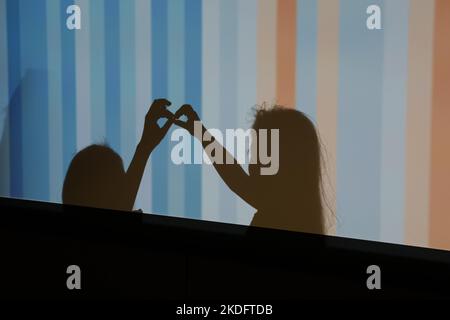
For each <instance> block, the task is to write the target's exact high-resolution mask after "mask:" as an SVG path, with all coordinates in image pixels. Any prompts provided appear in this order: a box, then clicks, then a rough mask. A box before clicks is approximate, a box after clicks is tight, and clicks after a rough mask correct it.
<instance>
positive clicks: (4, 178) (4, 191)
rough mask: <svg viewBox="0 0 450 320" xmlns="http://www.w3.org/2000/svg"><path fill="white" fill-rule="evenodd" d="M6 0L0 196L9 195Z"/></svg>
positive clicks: (0, 5)
mask: <svg viewBox="0 0 450 320" xmlns="http://www.w3.org/2000/svg"><path fill="white" fill-rule="evenodd" d="M7 32H8V31H7V10H6V0H0V177H1V178H0V196H3V197H8V196H9V187H10V174H9V168H10V164H9V157H10V155H9V107H8V105H9V92H8V82H9V80H8V33H7Z"/></svg>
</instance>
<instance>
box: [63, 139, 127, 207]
mask: <svg viewBox="0 0 450 320" xmlns="http://www.w3.org/2000/svg"><path fill="white" fill-rule="evenodd" d="M124 183H125V170H124V167H123V162H122V159H121V157H120V156H119V155H118V154H117V153H116V152H114V151H113V150H112V149H111V148H109V147H107V146H101V145H91V146H89V147H87V148H85V149H83V150H81V151H80V152H78V153H77V154H76V155H75V157H74V158H73V159H72V162H71V163H70V165H69V169H68V170H67V174H66V178H65V180H64V186H63V192H62V200H63V203H64V204H73V205H81V206H89V207H97V208H110V209H117V210H131V209H132V208H127V207H126V206H127V205H126V203H127V202H126V195H125V194H124Z"/></svg>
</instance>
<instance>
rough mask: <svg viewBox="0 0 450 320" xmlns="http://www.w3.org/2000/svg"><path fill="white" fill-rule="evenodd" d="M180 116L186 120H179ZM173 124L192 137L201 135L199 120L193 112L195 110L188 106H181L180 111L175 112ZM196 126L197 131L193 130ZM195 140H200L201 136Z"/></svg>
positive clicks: (201, 129)
mask: <svg viewBox="0 0 450 320" xmlns="http://www.w3.org/2000/svg"><path fill="white" fill-rule="evenodd" d="M182 116H186V118H187V119H186V120H180V117H182ZM174 123H175V124H176V125H178V126H179V127H181V128H184V129H186V130H187V131H189V133H190V134H191V135H193V136H195V135H196V134H200V135H203V126H202V124H201V123H200V118H199V116H198V114H197V112H195V110H194V109H193V108H192V106H191V105H189V104H185V105H182V106H181V107H180V109H178V110H177V112H175V118H174ZM196 126H198V129H197V130H195V128H196ZM196 131H198V132H196ZM197 138H199V139H200V140H201V136H200V137H197Z"/></svg>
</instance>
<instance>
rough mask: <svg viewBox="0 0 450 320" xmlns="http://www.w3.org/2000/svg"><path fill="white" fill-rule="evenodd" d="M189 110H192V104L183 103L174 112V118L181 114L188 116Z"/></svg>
mask: <svg viewBox="0 0 450 320" xmlns="http://www.w3.org/2000/svg"><path fill="white" fill-rule="evenodd" d="M190 110H192V106H191V105H189V104H183V105H182V106H181V107H180V109H178V110H177V111H176V112H175V118H179V117H180V116H182V115H186V116H188V115H189V113H190Z"/></svg>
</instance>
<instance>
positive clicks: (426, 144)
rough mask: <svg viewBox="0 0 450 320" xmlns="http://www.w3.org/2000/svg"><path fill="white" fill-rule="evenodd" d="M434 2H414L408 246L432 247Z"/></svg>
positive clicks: (408, 137) (408, 116)
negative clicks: (430, 209) (429, 237)
mask: <svg viewBox="0 0 450 320" xmlns="http://www.w3.org/2000/svg"><path fill="white" fill-rule="evenodd" d="M433 27H434V1H431V0H428V1H423V0H411V3H410V19H409V39H408V41H409V61H408V70H409V71H408V72H409V79H408V108H407V114H406V181H405V184H406V190H405V244H408V245H414V246H427V245H428V231H429V225H428V223H429V196H430V188H429V187H430V142H431V137H430V135H431V105H432V87H433V83H432V82H433Z"/></svg>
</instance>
